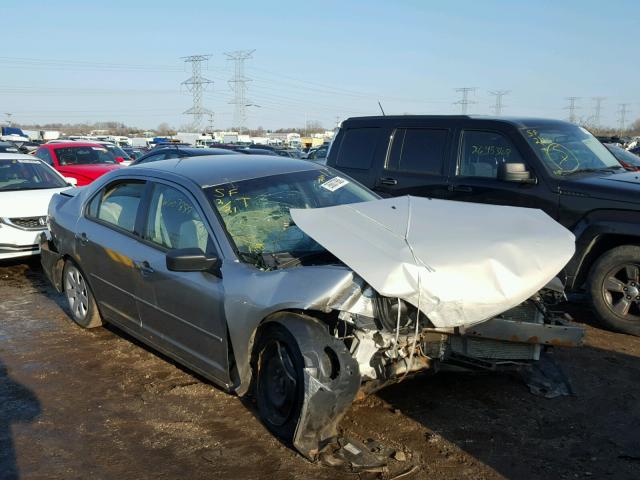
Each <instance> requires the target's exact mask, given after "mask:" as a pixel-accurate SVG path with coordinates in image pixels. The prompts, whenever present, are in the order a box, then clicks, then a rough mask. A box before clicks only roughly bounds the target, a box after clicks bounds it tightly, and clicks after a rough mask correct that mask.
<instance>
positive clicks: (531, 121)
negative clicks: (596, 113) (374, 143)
mask: <svg viewBox="0 0 640 480" xmlns="http://www.w3.org/2000/svg"><path fill="white" fill-rule="evenodd" d="M400 120H405V121H417V122H420V121H425V122H427V121H428V122H437V121H442V122H459V121H463V120H479V121H483V120H486V121H491V122H500V123H505V124H509V125H513V126H516V127H518V128H527V127H532V126H536V127H541V126H552V125H573V124H571V123H568V122H565V121H563V120H556V119H551V118H535V117H510V116H491V115H385V116H381V115H377V116H369V117H350V118H347V119H346V120H345V121H343V122H342V125H343V126H358V125H363V126H364V125H372V124H378V125H384V124H387V123H395V122H398V121H400Z"/></svg>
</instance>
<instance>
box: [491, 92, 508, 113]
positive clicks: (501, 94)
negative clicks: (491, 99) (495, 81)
mask: <svg viewBox="0 0 640 480" xmlns="http://www.w3.org/2000/svg"><path fill="white" fill-rule="evenodd" d="M510 92H511V90H496V91H495V92H489V93H490V94H491V95H494V96H495V97H496V103H495V105H494V106H493V113H495V114H496V115H502V109H503V108H504V107H505V106H504V104H503V103H502V97H504V96H505V95H508V94H509V93H510Z"/></svg>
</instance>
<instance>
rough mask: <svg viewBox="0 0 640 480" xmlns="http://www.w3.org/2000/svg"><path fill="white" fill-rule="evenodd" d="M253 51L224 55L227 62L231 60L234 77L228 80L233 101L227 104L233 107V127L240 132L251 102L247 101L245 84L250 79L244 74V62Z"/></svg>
mask: <svg viewBox="0 0 640 480" xmlns="http://www.w3.org/2000/svg"><path fill="white" fill-rule="evenodd" d="M253 52H255V50H236V51H235V52H227V53H225V55H226V56H227V59H228V60H233V61H234V62H235V65H234V75H233V78H232V79H231V80H229V85H230V86H231V89H232V90H233V92H234V97H233V100H231V101H230V102H229V103H231V104H233V105H235V108H234V115H233V123H234V127H236V128H238V129H239V130H240V131H242V129H243V128H244V127H245V126H246V124H247V107H248V106H249V105H250V104H251V102H250V101H249V100H248V99H247V83H248V82H250V81H251V79H250V78H248V77H246V76H245V74H244V62H245V61H246V60H248V59H250V58H251V55H252V54H253Z"/></svg>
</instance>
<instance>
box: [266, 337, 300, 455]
mask: <svg viewBox="0 0 640 480" xmlns="http://www.w3.org/2000/svg"><path fill="white" fill-rule="evenodd" d="M255 352H256V357H255V358H256V375H257V378H256V383H255V387H256V391H255V394H256V402H257V404H258V412H259V413H260V417H261V419H262V421H263V422H264V424H265V425H266V426H267V428H268V429H269V430H271V431H272V432H273V433H274V434H276V435H277V436H278V437H280V438H281V439H282V440H284V441H286V442H289V443H291V442H292V441H293V435H294V433H295V429H296V426H297V424H298V420H299V419H300V412H301V409H302V402H303V392H304V377H303V367H304V361H303V359H302V354H301V353H300V348H299V347H298V343H297V342H296V340H295V338H294V337H293V335H291V333H289V331H288V330H287V329H286V328H284V327H282V326H280V325H269V326H268V327H266V328H265V329H264V330H263V332H262V333H261V335H260V338H259V339H258V343H257V345H256V350H255Z"/></svg>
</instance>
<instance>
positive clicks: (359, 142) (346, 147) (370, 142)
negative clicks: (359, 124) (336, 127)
mask: <svg viewBox="0 0 640 480" xmlns="http://www.w3.org/2000/svg"><path fill="white" fill-rule="evenodd" d="M379 131H380V129H379V128H351V129H348V130H345V132H344V136H343V137H342V141H341V142H340V150H339V152H338V158H337V159H336V166H338V167H344V168H354V169H358V170H368V169H369V168H371V164H372V162H373V154H374V153H375V151H376V145H377V143H378V133H379Z"/></svg>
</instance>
